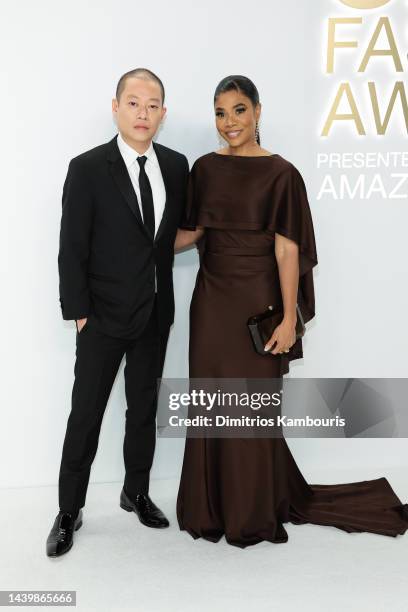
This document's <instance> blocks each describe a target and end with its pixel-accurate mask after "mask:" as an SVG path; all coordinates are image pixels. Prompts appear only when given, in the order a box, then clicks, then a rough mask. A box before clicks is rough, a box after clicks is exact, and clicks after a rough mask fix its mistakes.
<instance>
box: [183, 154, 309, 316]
mask: <svg viewBox="0 0 408 612" xmlns="http://www.w3.org/2000/svg"><path fill="white" fill-rule="evenodd" d="M210 155H211V154H209V155H204V156H203V157H201V158H199V159H198V160H197V161H196V162H195V163H194V165H193V167H192V168H191V172H190V176H189V182H188V192H187V203H186V208H185V211H184V214H183V217H182V221H181V224H180V227H181V228H182V229H187V230H195V229H196V228H197V226H199V227H211V228H218V229H230V230H232V229H237V230H238V229H239V230H244V229H248V230H251V229H252V230H268V231H271V232H277V233H278V234H282V235H283V236H285V237H286V238H289V239H290V240H293V241H294V242H296V243H297V245H298V247H299V288H298V303H299V307H300V309H301V311H302V314H303V317H304V321H305V323H306V322H307V321H310V319H312V318H313V317H314V316H315V295H314V284H313V268H314V266H316V265H317V263H318V262H317V252H316V243H315V235H314V229H313V222H312V215H311V211H310V206H309V202H308V196H307V191H306V186H305V183H304V180H303V178H302V175H301V174H300V172H299V170H298V169H297V168H296V167H295V166H294V165H293V164H292V163H291V162H289V161H287V160H285V159H284V158H283V157H281V156H278V157H279V158H280V159H279V160H276V162H277V163H276V164H275V166H274V171H273V172H270V173H268V174H269V176H268V177H267V178H266V180H265V179H262V180H261V181H259V179H258V180H257V183H256V185H255V186H253V190H252V192H251V191H249V192H248V193H247V194H245V191H246V189H247V186H248V188H249V189H251V180H250V179H251V175H248V176H240V175H237V174H236V173H235V176H232V173H231V175H229V172H228V167H226V168H225V169H224V170H225V171H224V174H222V175H221V176H214V171H215V167H214V165H211V164H210V163H209V157H210ZM268 161H269V160H268ZM252 168H253V167H252ZM218 174H219V173H218ZM246 195H247V196H248V197H245V196H246ZM248 203H249V205H248ZM203 238H205V234H204V237H203ZM204 244H205V240H203V239H201V240H200V241H199V242H198V243H197V247H198V250H199V253H200V258H201V257H202V255H203V251H204V248H205V247H204Z"/></svg>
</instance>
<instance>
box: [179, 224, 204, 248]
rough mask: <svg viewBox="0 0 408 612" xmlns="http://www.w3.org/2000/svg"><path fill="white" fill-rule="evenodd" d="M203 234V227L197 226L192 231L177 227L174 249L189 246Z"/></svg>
mask: <svg viewBox="0 0 408 612" xmlns="http://www.w3.org/2000/svg"><path fill="white" fill-rule="evenodd" d="M203 234H204V228H203V227H197V229H196V230H194V231H192V230H184V229H178V230H177V236H176V240H175V242H174V250H175V251H179V250H180V249H184V248H185V247H188V246H191V245H192V244H194V243H195V242H197V240H199V239H200V238H201V236H202V235H203Z"/></svg>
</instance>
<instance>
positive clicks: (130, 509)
mask: <svg viewBox="0 0 408 612" xmlns="http://www.w3.org/2000/svg"><path fill="white" fill-rule="evenodd" d="M119 506H120V507H121V508H122V509H123V510H126V512H135V511H134V510H133V508H132V506H127V505H126V504H124V503H122V502H120V504H119ZM135 514H136V516H137V518H138V519H139V521H140V522H141V523H142V525H145V527H151V528H152V529H166V527H169V526H170V525H149V523H145V522H144V521H143V520H142V519H141V518H140V517H139V515H138V514H137V512H135Z"/></svg>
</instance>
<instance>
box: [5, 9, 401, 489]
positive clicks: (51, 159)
mask: <svg viewBox="0 0 408 612" xmlns="http://www.w3.org/2000/svg"><path fill="white" fill-rule="evenodd" d="M406 4H407V3H406V2H405V1H402V0H391V1H390V2H389V3H388V4H387V5H386V6H384V7H382V8H381V9H378V10H375V11H374V10H370V11H359V10H356V9H352V8H350V7H346V6H344V4H342V2H341V1H340V0H313V2H309V0H302V1H301V2H300V1H299V0H285V1H283V0H280V1H278V0H268V1H258V2H255V3H248V2H247V1H245V0H234V2H232V1H230V0H224V2H220V1H219V0H217V1H215V0H206V2H202V3H196V2H190V1H187V0H174V1H173V2H171V3H170V2H166V1H165V0H156V2H154V3H151V4H149V3H135V2H131V1H130V0H121V1H119V2H118V1H117V0H116V1H115V2H114V1H113V0H98V1H96V0H95V1H93V2H92V1H88V2H83V0H71V1H70V2H69V3H65V2H55V0H54V1H51V0H37V1H36V2H30V1H29V0H20V1H19V2H18V1H17V2H14V3H5V2H2V3H1V18H0V53H1V63H2V79H1V82H0V87H1V91H0V94H1V96H0V100H1V104H2V107H3V109H2V117H3V126H2V146H1V147H0V156H1V160H0V161H1V169H2V172H1V182H0V190H1V217H2V223H1V243H0V244H1V266H2V289H3V290H2V299H1V300H0V308H1V321H2V345H1V348H2V353H1V356H2V362H1V366H2V373H3V376H2V407H1V408H2V409H1V429H0V448H1V457H0V470H1V473H0V486H3V487H13V486H34V485H44V484H55V483H56V482H57V477H58V469H59V461H60V455H61V449H62V442H63V437H64V433H65V426H66V419H67V417H68V414H69V410H70V395H71V388H72V382H73V371H74V357H75V326H74V323H72V322H64V321H63V320H62V317H61V313H60V308H59V300H58V269H57V252H58V239H59V223H60V215H61V191H62V184H63V181H64V178H65V174H66V170H67V165H68V162H69V160H70V158H71V157H73V156H75V155H77V154H78V153H80V152H82V151H85V150H87V149H89V148H91V147H93V146H96V145H98V144H100V143H102V142H104V141H107V140H109V139H110V138H112V136H113V135H114V134H115V126H114V124H113V122H112V118H111V113H110V104H111V98H112V97H113V95H114V91H115V87H116V82H117V80H118V78H119V77H120V75H121V74H123V73H124V72H126V71H127V70H129V69H132V68H135V67H137V66H146V67H149V68H151V69H152V70H153V71H154V72H156V73H157V74H159V75H160V77H161V78H162V80H163V81H164V84H165V87H166V98H167V99H166V104H167V107H168V117H167V120H166V122H165V125H164V127H163V128H162V130H161V132H160V134H159V135H158V138H157V140H158V141H159V142H162V143H163V144H166V145H167V146H170V147H172V148H175V149H178V150H180V151H182V152H184V153H185V154H186V155H187V156H188V158H189V160H190V162H191V163H192V162H193V161H194V160H195V159H196V158H197V157H198V156H199V155H201V154H203V153H206V152H208V151H211V150H214V149H216V148H218V147H219V142H218V138H217V135H216V132H215V128H214V117H213V108H212V96H213V91H214V89H215V86H216V84H217V83H218V81H219V80H220V79H221V78H222V77H224V76H226V75H227V74H232V73H240V74H245V75H247V76H249V77H250V78H252V79H253V80H254V82H255V83H256V84H257V86H258V89H259V91H260V94H261V101H262V103H263V115H262V119H261V126H260V127H261V138H262V144H263V146H265V147H266V148H268V149H270V150H271V151H273V152H279V153H280V154H281V155H282V156H284V157H286V158H287V159H289V160H290V161H292V162H293V163H294V164H295V165H296V166H297V167H298V168H299V170H300V171H301V173H302V175H303V177H304V179H305V183H306V186H307V189H308V194H309V200H310V204H311V208H312V213H313V218H314V224H315V231H316V240H317V247H318V256H319V266H318V268H317V270H316V273H315V283H316V300H317V317H316V319H315V320H314V321H313V322H312V323H311V324H310V325H309V330H308V334H307V339H306V340H305V358H304V359H303V360H301V361H299V362H295V363H294V364H292V369H291V374H290V375H291V376H303V377H309V376H316V377H326V376H327V377H376V376H378V377H406V376H407V370H408V367H407V358H406V351H405V347H406V345H407V333H406V312H407V307H408V294H407V289H406V285H405V282H404V277H405V274H406V261H407V256H406V235H405V234H406V227H407V223H408V209H407V196H406V195H405V197H401V198H396V199H393V198H391V197H388V196H386V197H383V195H381V194H379V193H375V194H374V195H373V196H372V197H367V198H366V197H363V198H351V197H347V196H346V197H344V198H343V199H340V198H339V199H335V198H334V197H332V196H324V197H321V198H319V192H320V189H321V186H322V183H323V180H324V177H325V175H326V174H327V172H328V173H329V174H330V175H331V178H332V180H333V182H334V183H339V181H340V176H341V175H343V174H345V175H346V176H349V177H357V176H358V175H359V174H360V173H361V172H363V173H364V174H366V175H367V176H368V177H369V179H370V180H371V179H372V177H373V176H374V174H375V173H377V172H378V173H379V174H380V175H381V177H382V178H383V180H384V182H385V183H387V186H388V187H389V186H390V185H391V184H393V183H391V181H392V176H391V170H390V169H389V168H385V169H384V168H383V169H379V170H375V169H373V168H367V169H363V170H361V169H360V170H350V171H348V170H344V169H340V168H338V169H336V168H332V169H330V170H327V169H326V168H318V167H317V155H318V154H319V153H322V152H324V153H330V152H338V153H345V152H349V153H354V152H356V151H360V152H376V151H379V150H381V151H383V152H385V153H386V152H388V151H395V152H402V151H403V150H404V149H403V147H404V145H405V142H406V136H407V132H406V128H405V124H404V122H403V114H402V111H401V104H400V102H399V101H398V100H397V102H396V104H395V108H394V111H393V113H392V116H391V119H390V122H389V125H388V128H387V131H386V133H385V134H384V135H382V136H380V135H378V134H376V133H375V123H374V119H373V117H372V113H371V106H370V104H369V97H368V89H367V87H368V86H367V82H368V81H373V82H375V83H376V85H377V88H378V90H379V92H380V93H379V105H380V110H381V114H382V116H384V114H385V109H386V106H387V104H388V100H389V98H390V96H391V91H392V87H393V84H394V82H395V81H403V80H404V76H405V75H404V73H401V72H396V71H395V66H394V64H392V62H391V61H390V58H389V57H376V58H373V59H372V60H371V62H370V64H369V68H367V70H366V72H365V73H357V68H358V65H359V63H360V61H361V59H362V56H363V54H364V51H365V49H366V47H367V44H368V42H369V40H370V38H371V35H372V32H373V30H374V28H375V26H376V24H377V22H378V19H379V17H380V16H388V18H389V19H390V22H391V23H392V28H393V33H394V36H395V39H396V41H397V43H399V44H400V45H401V44H402V45H403V46H402V49H401V48H400V52H401V51H402V50H403V49H404V48H405V47H406V40H405V38H404V37H405V36H406V35H405V33H404V17H405V13H404V9H405V10H406ZM334 16H340V17H354V18H356V17H362V19H363V21H362V24H360V25H350V26H342V28H341V29H340V30H339V33H338V38H339V39H346V40H358V45H359V46H358V48H349V49H341V50H336V55H335V67H336V70H335V73H334V74H327V73H326V72H325V70H326V52H327V48H326V46H327V25H328V18H329V17H334ZM405 30H406V27H405ZM381 40H382V39H379V42H378V44H379V46H381V45H380V42H381ZM401 57H402V59H403V60H404V69H405V64H406V59H405V57H404V56H403V54H401ZM343 81H349V82H350V83H351V85H352V87H353V90H354V91H355V95H356V98H358V104H359V108H360V110H361V114H362V116H363V119H364V123H365V127H366V135H365V136H363V135H357V133H356V130H355V127H354V125H351V124H350V122H348V123H347V124H346V122H343V124H342V125H341V124H340V122H338V125H334V126H333V127H332V130H331V132H330V134H329V136H327V137H322V136H321V131H322V128H323V124H324V121H325V119H326V117H327V114H328V112H329V109H330V106H331V104H332V102H333V99H334V95H335V92H336V90H337V87H338V84H339V83H340V82H343ZM339 112H340V111H339ZM393 172H400V173H403V172H404V170H403V169H401V167H398V168H396V169H394V170H393ZM405 172H406V170H405ZM402 192H403V193H405V194H406V193H407V188H406V186H405V187H402V188H400V193H402ZM196 270H197V257H196V253H195V250H192V251H189V252H187V253H184V254H181V255H178V256H177V257H176V264H175V270H174V274H175V290H176V309H177V313H176V321H175V325H174V327H173V329H172V333H171V337H170V342H169V347H168V353H167V359H166V365H165V371H164V376H167V377H184V376H187V371H188V370H187V342H188V308H189V301H190V297H191V292H192V288H193V285H194V281H195V274H196ZM124 412H125V398H124V389H123V364H122V367H121V369H120V371H119V375H118V378H117V380H116V382H115V385H114V389H113V392H112V395H111V398H110V401H109V404H108V408H107V412H106V415H105V420H104V423H103V427H102V432H101V437H100V445H99V450H98V454H97V458H96V460H95V463H94V466H93V471H92V475H91V481H93V482H98V481H99V482H100V481H116V480H121V478H122V476H123V461H122V440H123V432H124ZM289 442H290V446H291V447H292V449H293V451H294V454H295V458H296V460H297V461H298V463H299V465H300V467H301V469H302V471H303V472H304V474H305V475H306V477H310V478H312V474H313V469H314V467H316V466H322V465H325V466H327V468H328V471H327V482H330V481H331V478H332V473H333V472H332V469H334V468H336V467H339V466H342V467H347V466H349V467H350V468H353V469H354V472H353V473H354V474H355V480H359V479H363V478H365V477H366V476H371V475H375V474H377V473H378V475H379V476H380V475H386V470H387V467H390V466H393V465H404V466H406V465H407V453H406V440H397V439H389V440H387V439H385V440H374V439H372V440H334V439H333V440H330V439H329V440H321V439H320V440H317V439H316V440H314V439H312V440H299V439H297V440H289ZM182 449H183V441H182V440H165V439H159V440H158V445H157V451H156V458H155V463H154V472H153V476H154V477H160V478H163V477H169V476H175V475H176V474H178V472H179V469H180V462H181V458H182ZM369 470H370V471H369Z"/></svg>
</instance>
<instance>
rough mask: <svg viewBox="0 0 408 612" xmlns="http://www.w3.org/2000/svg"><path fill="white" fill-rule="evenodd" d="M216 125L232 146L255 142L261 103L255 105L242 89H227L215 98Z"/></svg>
mask: <svg viewBox="0 0 408 612" xmlns="http://www.w3.org/2000/svg"><path fill="white" fill-rule="evenodd" d="M214 110H215V125H216V127H217V130H218V132H219V133H220V135H221V136H222V137H223V138H224V140H226V141H227V143H228V144H229V146H230V147H240V146H242V145H245V144H247V143H248V144H253V143H254V142H255V127H256V122H257V121H258V119H259V116H260V114H261V105H260V104H257V105H256V106H255V107H254V105H253V104H252V102H251V100H250V99H249V98H248V97H247V96H245V95H244V94H243V93H241V92H240V91H235V90H232V91H226V92H225V93H221V94H219V96H218V97H217V99H216V100H215V105H214Z"/></svg>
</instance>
